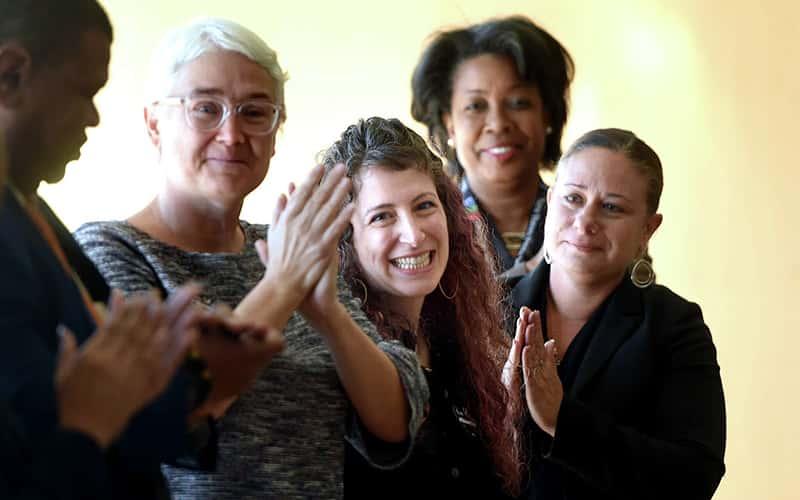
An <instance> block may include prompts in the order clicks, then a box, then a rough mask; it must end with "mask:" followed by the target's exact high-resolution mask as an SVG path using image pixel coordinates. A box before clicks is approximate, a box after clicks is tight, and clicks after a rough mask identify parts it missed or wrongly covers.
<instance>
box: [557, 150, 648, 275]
mask: <svg viewBox="0 0 800 500" xmlns="http://www.w3.org/2000/svg"><path fill="white" fill-rule="evenodd" d="M547 202H548V206H547V219H546V222H545V241H546V245H547V250H548V252H549V254H550V256H551V257H552V260H553V266H554V268H560V269H562V270H565V271H566V272H567V273H569V274H571V275H573V276H575V277H579V276H580V277H581V279H584V280H588V281H594V282H597V281H606V280H618V279H619V277H620V276H621V275H622V274H623V273H624V272H625V270H626V269H627V268H628V266H630V265H631V264H632V263H633V261H634V260H635V259H636V258H637V257H639V256H640V255H641V254H642V252H643V251H644V250H645V249H646V248H647V243H648V242H649V241H650V237H651V236H652V235H653V233H654V232H655V230H656V229H657V228H658V226H659V225H660V224H661V214H649V213H648V211H647V181H646V179H645V177H644V175H643V174H642V173H641V172H639V171H638V170H637V168H636V167H635V166H634V165H633V164H632V163H631V161H630V160H629V159H628V158H627V157H626V156H625V155H624V154H622V153H618V152H614V151H610V150H607V149H604V148H598V147H591V148H588V149H584V150H582V151H579V152H577V153H575V154H573V155H572V156H570V157H569V158H567V159H566V160H564V161H563V162H562V164H560V165H559V168H558V177H557V179H556V183H555V184H554V185H553V187H551V188H550V190H549V191H548V192H547Z"/></svg>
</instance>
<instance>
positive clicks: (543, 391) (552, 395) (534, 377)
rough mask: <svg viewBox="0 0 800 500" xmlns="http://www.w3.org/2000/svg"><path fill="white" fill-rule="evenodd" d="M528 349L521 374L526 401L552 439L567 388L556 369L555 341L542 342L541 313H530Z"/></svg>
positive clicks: (538, 422) (527, 336)
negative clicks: (564, 386)
mask: <svg viewBox="0 0 800 500" xmlns="http://www.w3.org/2000/svg"><path fill="white" fill-rule="evenodd" d="M528 312H529V314H530V316H529V318H530V319H529V321H528V325H527V327H526V329H525V348H524V349H523V350H522V368H523V369H522V372H523V376H524V378H525V399H526V400H527V402H528V410H529V411H530V413H531V417H533V420H534V422H536V425H538V426H539V428H540V429H542V430H543V431H544V432H546V433H548V434H549V435H550V436H553V437H555V435H556V422H557V421H558V411H559V409H560V408H561V401H562V400H563V399H564V388H563V386H562V385H561V379H559V378H558V371H557V369H556V353H555V342H554V341H553V340H552V339H551V340H548V341H547V342H545V343H544V344H543V343H542V340H543V338H544V337H543V335H542V321H541V318H540V316H539V311H533V312H530V311H528Z"/></svg>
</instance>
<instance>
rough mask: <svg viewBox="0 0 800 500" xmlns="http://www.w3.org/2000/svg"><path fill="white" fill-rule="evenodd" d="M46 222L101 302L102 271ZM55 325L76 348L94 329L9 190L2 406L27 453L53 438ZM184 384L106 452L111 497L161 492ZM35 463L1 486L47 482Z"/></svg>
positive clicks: (183, 403) (182, 377) (1, 297)
mask: <svg viewBox="0 0 800 500" xmlns="http://www.w3.org/2000/svg"><path fill="white" fill-rule="evenodd" d="M45 216H46V217H47V218H49V219H50V222H51V224H52V226H53V227H54V229H55V231H56V233H57V236H58V238H59V239H60V241H61V244H62V247H63V248H64V251H65V253H66V255H67V258H68V259H69V260H70V263H71V265H72V267H73V269H74V270H75V271H76V273H77V274H78V275H79V276H80V278H81V280H82V282H83V283H84V285H85V286H86V288H87V289H88V290H89V292H90V294H91V295H92V297H93V298H94V299H95V300H98V301H105V300H106V299H107V298H108V295H109V290H108V286H107V285H106V283H105V281H104V280H103V278H102V277H101V276H100V274H99V272H98V271H97V270H96V269H95V267H94V265H93V264H92V263H91V262H90V261H89V260H88V259H87V258H86V257H85V256H84V255H83V253H82V252H81V250H80V249H79V247H78V245H77V243H76V242H75V241H74V240H73V239H72V237H71V236H70V234H69V232H68V231H67V229H66V228H65V227H64V226H63V225H62V224H61V223H60V222H59V221H58V219H57V218H56V217H55V215H54V214H53V213H52V212H51V211H50V210H49V209H48V208H47V207H45ZM60 324H63V325H65V326H67V327H69V329H70V330H72V331H73V332H74V333H75V335H76V337H77V340H78V342H79V343H80V342H83V341H85V340H86V339H87V338H88V337H89V336H90V335H91V333H92V332H93V331H94V330H95V325H94V321H93V319H92V317H91V315H90V314H89V313H88V311H86V308H85V306H84V304H83V301H82V300H81V296H80V293H79V291H78V288H77V286H76V284H75V282H74V280H73V279H72V278H71V277H70V276H68V275H67V274H66V273H65V271H64V270H63V268H62V266H61V265H60V263H59V262H58V260H57V259H56V257H55V255H53V253H52V251H51V249H50V247H49V246H48V245H47V243H46V242H45V240H44V239H43V238H42V236H41V235H40V233H39V232H38V230H37V229H36V227H35V226H34V225H33V223H32V222H31V221H30V219H29V218H28V217H27V215H26V214H25V212H24V209H23V208H22V207H21V206H20V205H19V203H18V202H17V200H16V199H15V198H14V196H13V195H12V194H11V193H10V192H9V191H7V192H6V193H5V196H4V199H3V201H2V204H1V205H0V339H2V349H0V406H3V407H5V408H11V409H13V411H14V412H15V413H16V416H15V418H17V419H19V421H22V422H24V425H25V433H24V436H25V438H24V439H25V440H26V441H27V445H26V446H28V448H29V449H31V450H43V449H45V450H46V449H49V448H50V446H49V444H48V442H47V440H50V439H54V438H53V436H54V435H55V434H56V433H57V430H58V425H57V407H56V401H55V395H54V394H55V391H54V386H53V374H54V369H55V363H56V359H57V352H58V338H57V334H56V328H57V326H58V325H60ZM188 384H189V377H188V376H187V375H186V374H184V373H180V372H179V374H178V375H177V376H176V377H175V379H174V380H173V381H172V383H171V385H170V387H169V388H168V389H167V391H165V393H164V394H163V395H162V396H161V397H160V398H159V399H158V400H157V401H156V402H155V403H154V404H152V405H151V406H149V407H148V408H146V409H145V410H143V411H142V412H140V413H139V414H138V415H137V416H136V417H135V418H134V419H133V420H132V422H131V423H130V425H129V427H128V429H127V431H126V432H125V434H124V435H123V436H122V437H121V438H120V439H119V440H118V441H117V442H116V443H115V444H114V445H113V446H112V447H111V449H110V450H109V451H108V452H107V454H106V457H107V465H108V476H109V484H110V485H111V490H112V492H113V493H112V495H113V497H114V498H139V499H141V498H159V497H163V496H164V495H165V494H166V489H165V486H164V481H163V476H162V475H161V472H160V467H159V463H160V462H161V461H162V460H168V459H172V458H174V457H175V456H177V455H178V454H179V453H180V452H181V450H182V448H183V445H184V440H185V436H186V432H185V431H186V429H185V421H186V415H187V412H188V410H189V409H188V403H189V401H188V393H189V386H188ZM52 448H54V446H53V447H52ZM54 455H55V454H54ZM40 458H42V457H36V458H35V459H34V461H33V462H26V461H25V460H18V461H16V462H15V463H11V464H2V465H3V466H7V467H8V468H6V469H5V470H3V471H2V472H4V473H5V474H6V475H5V478H3V476H2V475H0V481H2V480H3V479H6V480H7V481H9V483H8V484H11V483H14V482H17V483H24V482H25V480H26V479H27V478H30V477H37V478H40V477H41V476H42V473H43V472H44V475H45V476H47V474H46V471H41V470H36V469H37V467H41V465H37V464H39V463H40V460H39V459H40ZM71 465H74V464H71ZM53 477H54V478H55V477H56V475H54V476H53ZM66 498H72V497H69V496H66ZM75 498H83V493H80V492H77V493H76V496H75Z"/></svg>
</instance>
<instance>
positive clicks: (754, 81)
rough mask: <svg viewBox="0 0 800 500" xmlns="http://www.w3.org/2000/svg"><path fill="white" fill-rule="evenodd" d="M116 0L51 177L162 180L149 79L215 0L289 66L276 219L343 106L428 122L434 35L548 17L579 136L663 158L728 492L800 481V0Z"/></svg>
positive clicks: (110, 183) (212, 11) (338, 122)
mask: <svg viewBox="0 0 800 500" xmlns="http://www.w3.org/2000/svg"><path fill="white" fill-rule="evenodd" d="M102 3H103V4H104V5H105V6H106V8H107V10H108V12H109V14H110V16H111V19H112V22H113V23H114V25H115V28H116V40H115V43H114V46H113V54H112V62H111V78H110V81H109V83H108V86H107V87H106V88H105V90H103V91H102V93H101V94H100V95H99V96H98V99H97V101H98V106H99V109H100V113H101V116H102V123H101V125H100V126H99V127H98V128H97V129H95V130H92V131H90V132H89V141H88V143H87V144H86V145H85V146H84V148H83V156H82V158H81V160H79V161H77V162H75V163H73V164H72V165H70V166H69V167H68V170H67V176H66V178H65V180H64V181H63V182H62V183H60V184H59V185H57V186H43V187H42V189H41V190H40V192H41V193H42V194H43V195H44V197H45V198H46V199H48V200H49V201H50V202H51V204H52V205H53V206H54V207H55V208H56V211H57V212H58V213H60V214H61V215H62V217H63V218H64V220H65V222H66V223H67V224H68V226H70V227H71V228H73V229H74V228H76V227H77V226H78V225H79V224H80V223H82V222H85V221H89V220H97V219H113V218H124V217H126V216H128V215H130V214H132V213H133V212H134V211H136V210H137V209H139V208H141V207H142V206H143V205H144V204H145V203H146V202H147V201H148V200H149V199H150V198H151V197H152V196H153V195H154V193H155V191H156V189H157V186H158V184H159V182H160V172H159V171H158V169H157V167H156V165H155V162H154V155H153V151H152V149H151V147H150V145H149V143H148V141H147V138H146V135H145V132H144V127H143V120H142V112H141V109H142V104H143V102H142V95H143V88H144V81H145V77H146V73H147V65H148V60H149V56H150V52H151V50H152V49H153V48H154V46H155V44H156V42H157V40H158V39H159V38H160V36H161V35H163V34H164V32H165V31H166V30H167V29H168V28H170V27H172V26H175V25H177V24H179V23H183V22H186V21H187V20H189V19H191V18H193V17H197V16H205V15H213V16H221V17H227V18H230V19H233V20H235V21H238V22H241V23H243V24H244V25H246V26H248V27H249V28H251V29H252V30H254V31H255V32H257V33H259V34H260V35H262V37H263V38H264V39H265V40H266V41H267V42H268V43H269V44H270V45H271V46H272V47H273V48H275V49H276V50H277V51H278V54H279V58H280V61H281V63H282V64H283V66H284V68H285V69H287V70H288V71H289V73H290V76H291V79H290V81H289V82H288V84H287V89H286V95H287V106H288V116H289V119H288V121H287V122H286V124H285V126H284V128H283V130H282V131H281V132H280V136H279V139H278V152H277V154H276V156H275V158H274V159H273V161H272V166H271V169H270V172H269V175H268V177H267V180H266V182H265V184H264V185H263V186H262V187H261V188H260V189H259V190H258V191H256V192H255V193H253V194H252V195H251V196H250V198H249V199H248V201H247V203H246V205H245V209H244V217H245V218H246V219H249V220H251V221H254V222H266V221H268V217H269V215H270V214H271V211H272V206H273V203H274V200H275V197H276V195H277V193H278V192H279V191H280V190H282V189H283V188H284V187H285V186H286V184H287V183H288V182H289V180H296V179H300V178H302V176H303V175H304V174H305V173H306V172H307V171H308V169H309V168H310V167H311V166H312V165H313V163H314V158H315V155H316V154H317V153H318V152H319V151H320V150H322V149H323V148H325V147H326V146H327V145H328V144H330V143H331V142H332V141H333V140H334V139H335V138H336V137H337V135H338V134H339V133H340V132H341V131H342V130H343V129H344V127H345V126H346V125H348V124H350V123H351V122H353V121H355V120H356V119H358V118H360V117H367V116H372V115H383V116H394V117H399V118H401V119H402V120H404V121H405V122H406V123H409V124H412V123H413V122H412V120H411V118H410V115H409V103H410V89H409V87H410V86H409V77H410V74H411V70H412V68H413V66H414V63H415V62H416V58H417V56H418V55H419V52H420V49H421V48H422V46H423V44H424V40H425V38H426V36H427V35H428V34H430V33H431V32H433V31H434V30H436V29H438V28H441V27H452V26H456V25H462V24H465V23H470V22H476V21H480V20H483V19H485V18H487V17H492V16H498V15H507V14H514V13H521V14H526V15H528V16H530V17H531V18H533V19H534V20H535V21H537V22H538V23H540V24H542V25H543V26H544V27H545V28H546V29H548V30H549V31H551V33H553V34H554V35H555V36H556V37H557V38H558V39H559V40H560V41H561V42H562V43H563V44H564V45H565V46H566V47H567V49H568V50H569V51H570V52H571V53H572V56H573V57H574V59H575V62H576V66H577V74H576V80H575V84H574V86H573V91H572V113H571V115H570V120H569V123H568V128H567V132H566V137H565V144H564V145H565V146H566V145H567V144H568V143H569V142H570V141H571V140H572V139H574V138H576V137H577V136H578V135H580V134H581V133H583V132H585V131H587V130H589V129H591V128H596V127H601V126H602V127H606V126H618V127H623V128H629V129H632V130H634V131H635V132H636V133H637V134H638V135H640V136H641V137H642V138H644V139H645V140H646V141H647V142H649V143H650V144H651V145H652V146H653V147H654V148H655V149H656V151H658V152H659V154H660V155H661V157H662V160H663V162H664V166H665V184H666V185H665V192H664V197H663V200H662V206H661V211H662V212H663V214H664V224H663V225H662V228H661V229H660V231H659V232H658V234H657V235H656V237H655V238H654V241H653V244H652V248H651V251H652V253H653V255H654V257H655V260H656V269H657V271H658V273H659V274H658V275H659V280H660V281H661V282H662V283H664V284H666V285H668V286H670V287H671V288H672V289H673V290H675V291H677V292H678V293H680V294H681V295H683V296H685V297H687V298H689V299H691V300H694V301H696V302H699V303H700V304H701V306H702V307H703V311H704V313H705V316H706V320H707V322H708V324H709V325H710V327H711V330H712V333H713V334H714V339H715V342H716V344H717V348H718V351H719V360H720V364H721V366H722V376H723V383H724V385H725V390H726V400H727V408H728V450H727V457H726V462H727V466H728V472H727V474H726V476H725V478H724V479H723V481H722V484H721V486H720V488H719V490H718V492H717V495H716V496H715V498H716V499H718V500H733V499H752V498H768V499H787V500H788V499H797V498H800V486H798V485H800V482H798V479H797V475H798V470H799V469H800V458H798V456H799V455H800V432H799V431H798V424H797V420H798V416H797V415H798V413H800V375H798V373H797V370H798V366H800V361H798V359H797V355H798V352H800V340H798V338H799V337H798V334H800V320H798V315H797V312H796V311H794V307H797V306H792V305H791V304H792V303H793V302H794V300H797V299H798V296H799V295H800V294H799V293H798V292H800V265H798V263H797V262H798V260H797V259H798V258H797V253H798V252H797V249H798V247H800V231H798V230H797V229H792V225H793V223H792V222H791V221H792V220H793V216H794V214H793V213H792V212H791V210H792V209H795V207H796V205H795V203H794V202H792V200H793V199H795V201H796V200H797V199H796V198H794V196H797V194H796V192H797V189H798V187H800V186H799V185H800V183H799V182H798V180H800V176H798V174H797V173H795V167H793V166H792V165H793V163H794V162H793V161H792V160H791V159H792V158H793V157H795V156H796V155H797V152H796V150H797V140H796V139H794V134H795V133H798V132H800V120H799V119H798V116H800V105H798V95H799V94H800V70H799V69H798V67H797V63H798V62H799V61H800V21H798V19H800V4H799V3H797V2H793V1H788V0H787V1H780V0H766V1H764V2H760V3H758V2H750V1H748V2H745V1H741V0H704V1H701V2H697V1H695V0H606V1H603V2H599V1H597V2H589V1H586V0H540V1H532V0H525V1H499V2H487V1H485V0H484V1H479V0H464V1H435V0H406V1H404V2H383V1H372V2H367V1H355V0H338V1H336V2H323V1H319V2H312V1H304V0H293V1H288V2H257V1H247V0H227V1H224V2H220V1H218V0H215V1H210V0H170V1H169V2H163V1H156V0H105V1H103V2H102ZM414 126H415V127H416V128H417V130H418V131H420V132H424V130H423V128H422V127H420V126H419V125H418V124H414ZM88 193H92V195H91V196H87V194H88ZM798 309H800V308H798ZM793 311H794V312H793ZM675 480H676V481H680V480H681V478H677V477H676V478H675Z"/></svg>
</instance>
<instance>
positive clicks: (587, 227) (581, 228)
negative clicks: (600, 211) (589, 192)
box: [573, 205, 600, 235]
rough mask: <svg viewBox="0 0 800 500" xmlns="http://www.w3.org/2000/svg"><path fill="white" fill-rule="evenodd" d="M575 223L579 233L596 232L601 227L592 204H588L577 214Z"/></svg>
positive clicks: (589, 233) (590, 233)
mask: <svg viewBox="0 0 800 500" xmlns="http://www.w3.org/2000/svg"><path fill="white" fill-rule="evenodd" d="M573 224H574V226H575V228H576V229H577V230H578V233H579V234H588V235H592V234H596V233H597V231H598V230H599V228H600V226H599V223H598V219H597V212H596V210H595V209H594V208H593V207H592V206H591V205H586V206H585V207H584V208H583V210H581V211H580V212H578V213H577V214H575V218H574V219H573Z"/></svg>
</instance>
